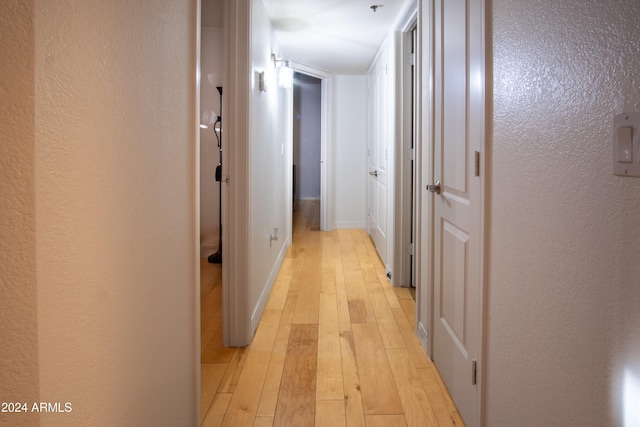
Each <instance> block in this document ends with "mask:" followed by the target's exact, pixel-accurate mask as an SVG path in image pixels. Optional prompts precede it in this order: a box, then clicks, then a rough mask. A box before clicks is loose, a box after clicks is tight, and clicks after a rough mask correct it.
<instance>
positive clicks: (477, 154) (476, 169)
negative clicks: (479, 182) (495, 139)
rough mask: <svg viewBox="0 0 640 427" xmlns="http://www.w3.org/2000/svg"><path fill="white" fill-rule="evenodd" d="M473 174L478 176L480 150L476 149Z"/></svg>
mask: <svg viewBox="0 0 640 427" xmlns="http://www.w3.org/2000/svg"><path fill="white" fill-rule="evenodd" d="M475 165H476V167H475V176H480V152H479V151H476V158H475Z"/></svg>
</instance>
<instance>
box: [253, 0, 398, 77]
mask: <svg viewBox="0 0 640 427" xmlns="http://www.w3.org/2000/svg"><path fill="white" fill-rule="evenodd" d="M403 3H404V1H403V0H264V4H265V6H266V8H267V11H268V13H269V16H271V20H272V22H273V27H274V29H275V31H276V35H277V37H278V41H279V42H280V45H281V48H282V51H283V53H284V56H285V59H289V60H291V61H294V62H298V63H301V64H304V65H308V66H312V67H315V68H319V69H321V70H324V71H328V72H331V73H334V74H364V73H366V71H367V69H368V67H369V64H370V63H371V60H372V59H373V57H374V56H375V54H376V52H377V51H378V48H379V47H380V45H381V44H382V41H383V40H384V37H385V36H386V34H387V33H388V31H389V30H390V29H391V27H392V25H393V22H394V21H395V18H396V16H397V15H398V13H399V12H400V9H401V8H402V5H403ZM373 4H382V5H384V6H383V7H380V8H379V9H378V10H377V12H373V11H372V10H371V9H370V6H371V5H373Z"/></svg>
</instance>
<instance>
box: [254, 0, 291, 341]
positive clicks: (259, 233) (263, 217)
mask: <svg viewBox="0 0 640 427" xmlns="http://www.w3.org/2000/svg"><path fill="white" fill-rule="evenodd" d="M271 53H276V54H278V55H279V51H278V46H277V43H276V40H275V37H274V35H273V30H272V27H271V22H270V20H269V17H268V15H267V12H266V9H265V8H264V4H263V3H262V0H251V70H252V74H251V75H252V80H251V91H250V94H249V105H250V115H249V142H248V156H249V224H248V233H249V237H248V238H249V242H248V243H249V260H248V262H249V264H248V265H249V266H250V274H249V276H250V289H249V307H250V310H251V311H250V314H251V334H253V332H255V328H256V327H257V325H258V322H259V321H260V316H261V314H262V311H263V309H264V305H265V304H266V300H267V298H268V297H269V292H270V290H271V287H272V285H273V282H274V281H275V277H276V275H277V273H278V270H279V268H280V264H281V262H282V260H283V258H284V255H285V252H286V249H287V247H288V245H289V244H290V238H291V236H290V235H289V231H288V230H289V229H290V224H291V164H292V163H291V162H292V160H291V159H292V153H291V147H292V143H291V138H292V126H293V124H292V108H293V107H292V99H293V98H292V88H281V87H279V86H278V80H277V76H276V73H275V68H274V66H273V62H272V61H271ZM279 56H280V55H279ZM260 72H265V74H266V78H267V84H268V89H267V92H261V91H260V88H259V84H258V73H260ZM276 228H277V229H278V240H274V241H272V240H271V239H270V235H271V233H272V232H274V229H276Z"/></svg>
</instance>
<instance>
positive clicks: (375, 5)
mask: <svg viewBox="0 0 640 427" xmlns="http://www.w3.org/2000/svg"><path fill="white" fill-rule="evenodd" d="M382 6H384V5H383V4H372V5H371V6H369V9H371V10H373V11H374V12H377V11H378V9H380V8H381V7H382Z"/></svg>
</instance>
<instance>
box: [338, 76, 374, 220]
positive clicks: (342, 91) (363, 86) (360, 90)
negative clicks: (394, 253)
mask: <svg viewBox="0 0 640 427" xmlns="http://www.w3.org/2000/svg"><path fill="white" fill-rule="evenodd" d="M333 93H334V100H335V101H334V109H333V115H334V116H333V117H334V120H335V148H334V150H335V151H334V154H333V156H334V158H333V165H334V166H333V171H334V173H333V177H332V180H333V184H332V185H333V188H334V200H333V210H334V216H333V217H334V218H335V224H334V227H332V228H364V227H365V222H366V202H365V195H366V180H365V179H366V178H365V177H366V173H367V172H366V165H367V164H366V160H367V157H366V154H367V78H366V76H335V79H334V89H333Z"/></svg>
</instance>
